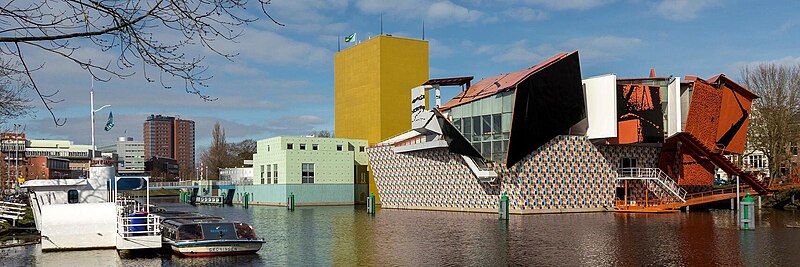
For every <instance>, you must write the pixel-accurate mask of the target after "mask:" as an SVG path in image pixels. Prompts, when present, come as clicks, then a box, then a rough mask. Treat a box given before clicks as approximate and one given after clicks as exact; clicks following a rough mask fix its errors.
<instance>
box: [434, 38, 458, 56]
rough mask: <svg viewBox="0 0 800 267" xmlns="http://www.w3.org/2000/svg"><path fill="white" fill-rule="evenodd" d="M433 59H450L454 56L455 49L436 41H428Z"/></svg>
mask: <svg viewBox="0 0 800 267" xmlns="http://www.w3.org/2000/svg"><path fill="white" fill-rule="evenodd" d="M428 42H429V44H430V50H431V57H440V58H442V57H448V56H450V55H452V54H453V49H452V48H450V47H448V46H447V45H445V44H444V43H442V42H440V41H439V40H436V39H428Z"/></svg>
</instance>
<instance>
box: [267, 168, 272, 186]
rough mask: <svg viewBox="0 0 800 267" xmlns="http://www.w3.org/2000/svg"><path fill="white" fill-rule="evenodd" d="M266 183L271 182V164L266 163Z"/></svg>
mask: <svg viewBox="0 0 800 267" xmlns="http://www.w3.org/2000/svg"><path fill="white" fill-rule="evenodd" d="M267 183H268V184H271V183H272V165H267Z"/></svg>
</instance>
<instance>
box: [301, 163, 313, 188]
mask: <svg viewBox="0 0 800 267" xmlns="http://www.w3.org/2000/svg"><path fill="white" fill-rule="evenodd" d="M302 165H303V171H302V177H303V183H304V184H313V183H314V163H303V164H302Z"/></svg>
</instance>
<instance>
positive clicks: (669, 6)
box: [654, 0, 720, 21]
mask: <svg viewBox="0 0 800 267" xmlns="http://www.w3.org/2000/svg"><path fill="white" fill-rule="evenodd" d="M719 4H720V1H719V0H662V1H661V2H660V3H658V4H657V5H656V6H655V7H654V9H655V11H656V12H658V14H660V15H661V16H663V17H665V18H667V19H670V20H674V21H690V20H693V19H695V18H697V14H698V13H699V12H700V11H702V10H703V9H705V8H709V7H713V6H717V5H719Z"/></svg>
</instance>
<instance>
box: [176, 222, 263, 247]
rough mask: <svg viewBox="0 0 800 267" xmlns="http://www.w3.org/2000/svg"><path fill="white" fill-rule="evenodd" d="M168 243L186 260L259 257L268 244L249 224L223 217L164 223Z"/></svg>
mask: <svg viewBox="0 0 800 267" xmlns="http://www.w3.org/2000/svg"><path fill="white" fill-rule="evenodd" d="M161 225H162V229H161V234H162V235H163V238H164V242H165V244H166V245H168V246H170V248H171V249H172V251H174V252H175V253H177V254H180V255H183V256H190V257H203V256H221V255H239V254H250V253H256V252H258V250H259V249H261V245H263V244H264V243H265V241H264V239H260V238H257V237H256V233H255V231H253V227H252V226H250V225H249V224H246V223H241V222H231V221H226V220H224V219H222V218H219V217H203V216H200V217H194V218H192V217H183V218H175V219H164V220H163V221H162V222H161Z"/></svg>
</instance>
